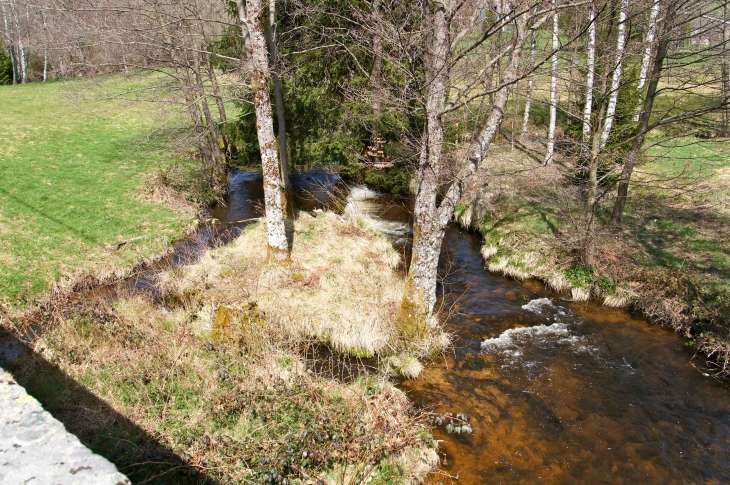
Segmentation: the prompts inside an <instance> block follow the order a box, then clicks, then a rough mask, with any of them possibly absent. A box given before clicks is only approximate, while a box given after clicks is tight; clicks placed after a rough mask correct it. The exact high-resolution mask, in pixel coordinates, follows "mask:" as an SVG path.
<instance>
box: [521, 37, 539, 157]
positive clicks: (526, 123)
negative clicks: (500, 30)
mask: <svg viewBox="0 0 730 485" xmlns="http://www.w3.org/2000/svg"><path fill="white" fill-rule="evenodd" d="M536 49H537V32H536V31H534V30H533V31H532V40H531V41H530V72H529V74H528V75H527V93H525V114H524V116H523V118H522V131H521V133H520V141H522V143H527V142H528V140H529V138H530V109H531V108H532V86H533V84H534V80H535V72H534V70H535V50H536Z"/></svg>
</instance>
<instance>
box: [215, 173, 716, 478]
mask: <svg viewBox="0 0 730 485" xmlns="http://www.w3.org/2000/svg"><path fill="white" fill-rule="evenodd" d="M335 181H336V177H333V176H331V175H328V174H326V172H313V173H305V174H302V175H298V176H296V177H294V185H295V187H296V189H297V202H298V205H299V206H300V207H302V208H304V209H306V210H312V209H314V208H316V207H322V206H323V205H325V204H327V203H328V200H329V196H330V191H331V189H332V184H333V183H334V182H335ZM231 189H232V193H231V197H230V200H229V202H228V207H227V208H219V209H217V210H216V211H215V212H214V213H213V216H214V217H216V218H218V219H220V220H221V221H224V222H226V221H239V220H244V219H249V218H252V217H257V216H259V215H260V212H258V211H257V209H256V207H257V204H260V201H261V199H262V196H263V194H262V190H261V180H260V178H259V177H258V176H256V175H254V174H246V173H238V172H234V174H233V176H232V186H231ZM358 190H360V191H361V192H359V193H356V194H350V195H351V196H350V198H349V199H348V201H347V204H345V206H344V210H345V211H348V210H349V211H351V212H357V213H360V214H364V215H369V216H371V217H374V218H376V221H377V223H378V224H380V226H381V229H383V230H384V232H386V233H389V234H391V235H392V236H393V239H394V242H398V243H399V244H407V242H408V238H409V236H408V227H407V225H408V223H409V222H410V214H409V213H408V211H407V210H406V209H404V208H403V206H402V205H400V203H402V202H403V201H402V200H401V199H398V198H393V197H382V196H378V195H377V194H374V193H372V192H370V193H368V192H367V190H368V189H365V188H360V189H358ZM348 207H349V209H348ZM240 226H241V224H225V225H223V226H222V227H225V228H227V229H229V230H231V229H232V228H233V232H234V233H235V228H236V227H240ZM217 231H218V232H219V233H220V228H219V229H217ZM479 247H480V241H479V238H478V237H477V236H475V235H473V234H468V233H466V232H464V231H461V230H458V229H456V228H450V229H449V231H448V233H447V236H446V240H445V242H444V249H443V252H442V258H441V259H442V265H441V271H442V274H443V275H445V278H444V284H443V287H442V288H441V289H442V293H443V297H442V298H441V300H440V301H441V303H442V306H443V310H444V311H447V310H449V311H451V312H452V314H451V316H450V317H449V319H448V328H449V330H450V331H451V332H453V333H454V334H455V335H456V337H457V338H456V341H455V348H454V350H453V352H452V353H451V354H450V355H449V356H447V357H445V358H442V359H439V360H437V361H435V362H433V363H431V364H430V365H428V366H427V368H426V370H425V372H424V374H423V376H422V377H420V378H419V379H416V380H413V381H406V382H403V383H402V384H401V386H400V387H401V388H402V389H403V390H404V391H406V392H407V393H408V395H409V396H410V397H411V399H413V400H415V401H416V402H418V403H419V404H421V405H424V406H427V407H429V408H431V409H432V410H433V411H434V412H452V413H457V412H463V413H466V414H467V415H468V416H469V417H470V422H471V424H472V426H473V430H474V432H473V434H462V435H452V434H447V433H446V432H445V431H444V429H443V427H442V428H439V429H437V431H436V437H437V439H439V440H442V442H441V450H442V454H443V458H444V465H443V467H444V470H445V473H444V474H436V475H434V476H432V477H431V478H430V482H431V483H432V484H437V483H439V482H442V483H450V482H451V481H452V480H454V478H455V477H458V480H454V482H455V483H459V484H491V483H505V484H519V483H525V484H527V483H566V484H569V483H580V484H587V483H662V484H663V483H718V484H719V483H730V442H729V441H728V438H730V391H729V390H728V389H727V388H725V387H723V386H722V385H721V384H720V383H718V382H716V381H715V380H713V379H712V378H711V377H707V376H704V375H703V374H702V373H701V372H700V371H698V370H697V369H695V368H694V367H693V366H692V364H691V363H690V359H691V358H692V354H691V353H690V352H688V351H687V350H686V349H685V347H684V344H683V341H682V339H681V338H680V337H678V336H677V335H675V334H674V333H672V332H671V331H668V330H666V329H663V328H661V327H658V326H656V325H651V324H648V323H647V322H646V321H645V320H643V319H640V318H635V317H633V316H632V315H630V314H629V313H627V312H624V311H615V310H610V309H607V308H604V307H601V306H597V305H595V304H592V303H588V304H575V303H572V302H569V301H565V300H563V299H561V295H558V294H554V293H551V292H548V291H546V290H545V289H544V288H543V286H542V285H541V284H539V283H537V282H524V283H520V282H516V281H512V280H507V279H505V278H501V277H498V276H494V275H490V274H489V273H487V272H486V271H485V270H484V267H483V263H482V260H481V256H480V254H479ZM695 362H696V363H697V364H698V366H701V365H702V362H701V361H699V360H698V359H695ZM447 475H451V476H452V477H454V478H449V477H448V476H447Z"/></svg>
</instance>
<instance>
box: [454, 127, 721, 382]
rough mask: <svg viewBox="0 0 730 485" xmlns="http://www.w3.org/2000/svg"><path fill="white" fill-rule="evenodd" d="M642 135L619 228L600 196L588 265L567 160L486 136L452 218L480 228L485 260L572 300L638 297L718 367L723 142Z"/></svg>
mask: <svg viewBox="0 0 730 485" xmlns="http://www.w3.org/2000/svg"><path fill="white" fill-rule="evenodd" d="M650 142H651V144H652V146H651V148H650V150H649V154H648V156H647V157H646V158H645V161H644V163H643V164H642V165H641V166H640V167H639V168H638V169H637V174H636V177H635V179H634V181H633V182H632V183H633V185H632V188H631V192H630V201H629V203H628V205H627V208H626V212H625V215H624V223H623V225H622V227H621V228H620V229H613V228H610V227H608V226H607V225H606V222H607V220H608V218H609V216H610V210H611V208H612V205H613V191H610V192H609V193H608V194H607V195H606V197H605V198H604V199H603V200H602V202H601V208H600V210H599V212H598V215H597V217H598V221H599V228H600V229H599V231H598V241H597V252H596V260H595V263H594V266H593V267H592V268H588V267H583V266H581V265H580V263H579V261H580V257H579V249H580V245H581V242H582V240H581V238H582V237H583V234H584V232H583V231H584V227H585V225H584V224H585V214H584V213H583V212H582V211H583V210H584V209H583V208H584V202H583V200H584V194H583V193H582V191H581V189H580V186H579V185H577V184H576V183H575V179H574V171H573V170H572V169H571V167H569V166H566V165H561V164H560V163H556V164H553V165H551V166H548V167H544V166H542V165H541V164H539V162H536V161H535V160H532V159H530V158H529V157H527V156H525V154H524V153H522V152H520V151H517V150H515V151H511V150H510V147H509V146H505V145H502V146H496V147H495V149H494V151H493V153H492V155H491V157H490V160H489V163H488V166H485V167H483V169H482V171H481V173H480V174H479V180H478V182H477V184H476V185H475V186H474V187H472V188H471V190H470V192H469V193H468V194H466V196H465V197H464V199H463V200H462V201H461V204H460V206H459V208H458V210H457V220H458V221H459V223H460V224H461V225H462V226H465V227H470V228H472V229H475V230H477V231H479V232H480V233H481V234H482V235H483V237H484V247H483V248H482V254H483V256H484V257H485V261H486V263H485V264H486V265H487V267H488V268H489V269H490V270H491V271H494V272H498V273H502V274H504V275H507V276H510V277H513V278H516V279H526V278H538V279H541V280H543V281H545V282H546V284H547V285H548V286H550V287H552V288H553V289H555V290H556V291H559V292H569V293H570V294H571V297H572V298H573V299H574V300H585V299H588V298H591V297H592V298H595V299H598V300H599V301H601V302H603V303H604V304H605V305H608V306H611V307H633V308H637V309H639V310H641V311H642V312H643V313H644V314H645V315H647V316H648V317H649V318H650V319H651V320H653V321H655V322H658V323H661V324H663V325H668V326H671V327H673V328H674V329H676V330H677V331H678V332H680V333H682V334H683V335H685V336H686V337H687V338H688V339H689V340H688V345H690V346H691V347H693V348H696V349H698V350H699V351H701V352H702V353H704V354H706V355H710V356H711V357H713V358H714V359H715V362H717V363H718V365H719V369H718V370H719V371H721V372H722V373H727V371H728V370H730V367H729V365H730V338H729V337H728V335H730V286H729V283H728V282H730V245H728V236H729V233H728V227H730V211H729V208H730V193H729V191H728V188H727V187H728V185H727V180H728V169H729V168H730V157H728V148H727V146H726V145H723V144H719V143H715V142H706V141H702V140H698V139H696V138H693V137H685V138H680V139H673V140H667V141H665V140H663V139H661V138H658V137H657V138H654V139H652V140H650ZM535 151H536V152H537V151H539V149H537V148H536V149H535ZM538 159H541V157H539V156H538Z"/></svg>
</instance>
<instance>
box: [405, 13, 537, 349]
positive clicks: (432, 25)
mask: <svg viewBox="0 0 730 485" xmlns="http://www.w3.org/2000/svg"><path fill="white" fill-rule="evenodd" d="M456 5H459V6H461V3H460V2H459V3H455V2H446V3H427V4H426V5H425V8H426V11H425V12H424V16H425V18H426V28H427V29H428V30H429V31H430V32H433V34H432V36H431V38H430V41H429V43H428V49H427V59H426V86H427V94H426V127H425V129H424V132H423V137H422V141H421V153H420V157H419V162H418V167H417V170H416V174H415V179H416V195H415V208H414V224H413V231H414V235H413V255H412V258H411V265H410V268H409V272H408V276H407V281H406V288H405V292H404V295H403V300H402V302H401V307H400V309H399V312H398V315H397V317H396V324H397V326H398V328H399V331H400V333H401V334H402V335H406V336H409V335H418V334H422V333H424V332H426V331H427V328H428V322H429V319H430V317H431V316H432V314H433V308H434V305H435V302H436V281H437V269H438V260H439V255H440V250H441V243H442V241H443V237H444V231H445V229H446V227H447V225H448V223H449V222H450V221H451V219H452V217H453V214H454V209H455V207H456V204H457V203H458V201H459V200H460V198H461V196H462V194H463V192H464V190H465V188H466V187H467V185H468V184H469V183H470V182H471V181H472V180H473V177H474V174H475V172H476V170H477V168H478V167H479V166H480V165H481V163H482V161H483V160H484V159H485V157H486V155H487V152H488V150H489V147H490V145H491V143H492V140H493V138H494V135H495V134H496V132H497V130H498V129H499V126H500V124H501V122H502V119H503V117H504V112H505V109H506V105H507V100H508V98H509V93H510V90H511V89H512V87H513V84H514V83H515V82H517V80H519V79H521V78H522V77H523V76H522V75H521V74H522V73H521V72H520V68H521V66H522V60H521V55H522V49H523V46H524V44H525V41H526V38H527V34H528V30H529V29H528V22H529V21H530V20H531V19H532V16H531V15H530V11H531V9H530V7H531V6H532V5H528V4H527V2H522V3H515V5H514V6H512V7H511V11H510V14H509V15H504V16H501V18H500V19H499V20H497V21H496V22H495V23H494V24H493V25H491V26H485V27H484V28H483V30H482V31H481V32H480V33H479V34H478V35H479V37H478V40H477V41H475V42H474V43H470V44H468V46H467V47H463V46H462V45H459V44H458V43H456V42H453V41H452V40H451V21H452V20H453V15H454V8H455V6H456ZM475 8H479V4H477V5H476V6H475ZM536 10H538V9H536ZM540 13H541V14H543V15H545V12H544V11H540ZM545 18H547V17H546V16H545V17H543V20H544V19H545ZM536 24H537V23H536ZM536 24H534V25H532V28H536V27H537V25H536ZM507 25H509V26H510V30H511V36H509V37H510V38H509V41H507V43H506V45H502V46H500V48H501V51H500V55H501V57H508V58H509V63H508V65H507V67H506V69H505V70H504V72H503V74H502V78H501V79H500V80H499V82H498V83H497V87H496V89H493V90H492V91H491V93H490V92H489V91H488V90H487V91H481V92H479V93H476V94H475V93H474V91H471V90H470V89H469V87H470V86H468V85H467V86H462V87H461V88H460V89H459V90H458V91H457V93H456V94H455V95H454V96H453V97H452V98H450V99H449V97H448V95H449V91H450V90H449V88H450V86H451V83H450V81H451V73H452V70H453V69H454V65H455V63H457V62H458V61H459V60H462V59H464V58H465V56H466V55H467V54H468V53H470V52H473V51H474V50H475V49H477V47H479V46H480V45H481V44H482V43H483V42H484V41H485V40H486V39H488V38H489V37H490V35H491V33H492V32H496V31H500V30H502V27H503V26H507ZM455 37H456V38H457V39H458V38H460V37H461V35H460V34H457V35H456V36H455ZM466 37H467V36H466V35H465V36H464V37H463V38H466ZM452 46H455V47H459V49H458V50H456V53H454V52H453V51H452ZM494 62H496V59H494V58H492V59H490V61H489V63H487V65H486V66H485V67H484V68H482V69H481V70H480V71H479V73H483V72H487V70H488V69H491V67H492V65H493V64H491V63H494ZM475 79H478V76H477V77H476V78H474V79H472V80H471V86H473V85H474V84H475V82H476V81H475ZM492 93H493V94H494V103H493V104H492V106H491V107H490V108H489V110H488V115H487V118H486V122H485V123H484V124H483V125H482V127H481V128H480V129H479V131H478V132H477V133H476V134H475V136H474V140H475V141H474V142H473V143H471V144H470V145H469V146H468V148H467V149H466V150H465V153H466V155H464V156H463V157H460V158H459V159H458V161H457V163H456V164H455V166H453V167H452V168H451V170H450V171H449V172H448V173H446V168H445V167H444V165H443V161H444V160H443V148H444V144H443V140H444V136H443V131H444V116H445V115H446V114H447V113H448V112H450V111H451V110H455V109H458V108H459V107H463V106H464V104H465V103H466V102H467V101H468V100H473V99H477V98H481V97H484V96H488V95H489V94H492ZM447 175H448V176H447ZM440 189H441V190H440ZM439 192H441V193H443V194H444V195H443V197H442V198H441V201H440V203H439Z"/></svg>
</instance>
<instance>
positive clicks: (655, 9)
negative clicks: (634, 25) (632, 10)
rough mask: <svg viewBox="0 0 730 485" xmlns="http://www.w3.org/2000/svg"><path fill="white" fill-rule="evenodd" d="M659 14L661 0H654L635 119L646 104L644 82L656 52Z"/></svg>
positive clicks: (637, 119) (645, 44) (645, 40)
mask: <svg viewBox="0 0 730 485" xmlns="http://www.w3.org/2000/svg"><path fill="white" fill-rule="evenodd" d="M658 16H659V0H654V3H653V4H652V6H651V14H649V27H648V28H647V30H646V38H645V39H644V55H643V57H642V58H641V70H640V71H639V83H638V85H637V86H636V90H637V91H638V92H639V101H638V104H637V105H636V114H635V115H634V121H639V116H640V115H641V109H642V106H643V104H644V97H643V91H644V84H646V76H647V74H648V73H649V62H651V55H652V53H653V52H654V37H655V36H656V22H657V17H658Z"/></svg>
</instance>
